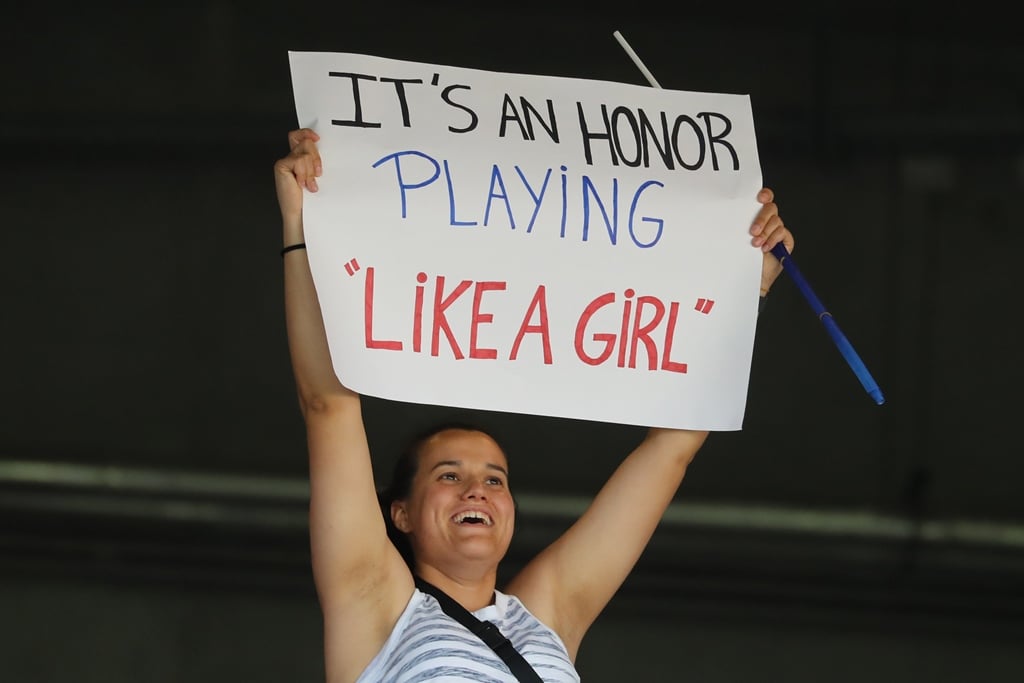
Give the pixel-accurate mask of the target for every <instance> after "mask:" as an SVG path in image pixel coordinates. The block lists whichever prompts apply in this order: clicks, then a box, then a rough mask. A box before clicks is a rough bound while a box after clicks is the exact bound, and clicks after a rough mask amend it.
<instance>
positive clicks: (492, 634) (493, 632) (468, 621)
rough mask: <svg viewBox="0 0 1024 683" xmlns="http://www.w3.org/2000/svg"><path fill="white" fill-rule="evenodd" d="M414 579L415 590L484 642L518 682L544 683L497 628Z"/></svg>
mask: <svg viewBox="0 0 1024 683" xmlns="http://www.w3.org/2000/svg"><path fill="white" fill-rule="evenodd" d="M414 578H415V579H416V587H417V588H419V589H420V590H421V591H423V592H424V593H429V594H430V595H433V596H434V597H435V598H437V601H438V602H439V603H440V604H441V609H443V610H444V611H445V613H446V614H447V615H448V616H450V617H451V618H452V619H454V620H455V621H457V622H459V623H460V624H462V625H463V626H465V627H466V628H468V629H469V630H470V631H472V632H473V633H475V634H476V635H477V636H478V637H479V638H480V640H482V641H484V643H486V644H487V646H488V647H489V648H491V649H492V650H494V651H495V652H496V653H497V654H498V656H499V657H501V658H502V660H504V662H505V663H506V664H508V668H509V669H511V670H512V673H513V674H515V676H516V678H518V679H519V680H520V681H524V682H526V681H528V682H529V683H544V680H543V679H542V678H541V677H540V676H538V675H537V672H536V671H534V670H533V667H531V666H530V664H529V662H527V661H526V660H525V659H523V656H522V655H521V654H519V650H517V649H516V648H515V647H514V646H513V645H512V641H510V640H509V639H508V638H506V637H505V636H504V635H503V634H502V633H501V631H499V630H498V627H497V626H495V625H494V624H492V623H491V622H489V621H481V620H480V619H477V618H476V617H475V616H473V613H472V612H470V611H469V610H467V609H466V608H465V607H463V606H462V605H460V604H459V603H457V602H456V601H455V600H453V599H452V598H451V597H450V596H449V595H448V594H447V593H445V592H444V591H443V590H441V589H440V588H438V587H437V586H435V585H433V584H431V583H427V582H426V581H424V580H423V579H421V578H420V577H418V576H416V577H414Z"/></svg>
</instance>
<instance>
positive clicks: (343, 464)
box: [275, 129, 793, 683]
mask: <svg viewBox="0 0 1024 683" xmlns="http://www.w3.org/2000/svg"><path fill="white" fill-rule="evenodd" d="M318 140H319V136H318V135H317V134H316V133H315V132H314V131H312V130H309V129H302V130H297V131H293V132H292V133H291V134H290V135H289V136H288V141H289V144H290V147H291V152H290V153H289V154H288V155H287V156H286V157H284V158H283V159H281V160H279V161H278V162H277V164H276V165H275V180H276V186H277V197H278V203H279V204H280V208H281V217H282V220H283V233H284V234H283V238H284V244H285V246H288V245H293V244H302V243H304V242H305V236H304V233H303V224H302V202H303V193H304V192H306V191H309V192H316V191H317V183H316V178H317V176H319V175H320V174H321V173H322V163H321V160H320V155H319V152H318V150H317V146H316V143H317V141H318ZM773 197H774V195H773V193H772V192H771V190H768V189H763V190H761V192H760V193H759V194H758V197H757V198H758V201H760V202H761V204H762V208H761V210H760V212H759V213H758V215H757V218H756V219H755V222H754V224H753V225H752V226H737V228H738V229H748V230H749V234H750V235H751V244H752V248H759V249H760V250H761V251H762V252H763V254H764V256H763V266H762V268H763V270H762V290H765V291H767V289H768V287H770V285H771V284H772V282H773V281H774V280H775V278H776V277H777V276H778V274H779V273H780V272H781V267H780V266H779V263H778V261H777V259H776V258H775V257H774V256H772V254H771V253H770V252H771V249H772V247H774V246H775V245H777V244H783V243H784V244H785V246H786V248H787V249H788V250H789V251H790V252H792V248H793V239H792V235H791V234H790V233H789V231H788V230H787V229H786V228H785V226H784V225H783V224H782V220H781V219H780V218H779V215H778V209H777V207H776V205H775V203H774V202H773ZM282 258H283V259H284V278H285V312H286V319H287V320H286V322H287V327H288V345H289V350H290V352H291V359H292V370H293V372H294V374H295V382H296V386H297V389H298V395H299V406H300V408H301V409H302V415H303V419H304V420H305V423H306V440H307V445H308V449H309V476H310V511H309V517H310V543H311V546H312V559H313V577H314V581H315V584H316V589H317V595H318V597H319V600H320V606H321V610H322V612H323V616H324V651H325V653H324V657H325V664H326V667H325V668H326V674H327V680H328V682H329V683H352V682H353V681H356V682H357V683H363V682H366V683H369V682H370V681H373V682H375V683H376V682H379V681H389V683H425V682H426V681H445V682H447V683H471V682H479V681H490V682H496V683H514V682H515V681H516V680H533V681H536V680H538V679H539V680H541V681H544V682H546V683H573V682H577V681H579V680H580V678H579V674H578V673H577V671H576V669H575V666H574V662H575V660H576V655H577V653H578V652H579V648H580V644H581V642H582V640H583V637H584V635H586V633H587V630H588V629H589V628H590V626H591V624H592V623H593V622H594V620H595V619H596V618H597V616H598V615H599V614H600V613H601V611H602V610H603V609H604V608H605V606H606V605H607V604H608V601H609V600H611V598H612V596H613V595H614V594H615V592H616V591H618V589H619V587H620V586H621V585H622V582H623V581H624V580H625V579H626V577H627V576H628V575H629V573H630V571H632V569H633V566H634V565H635V564H636V561H637V560H638V559H639V557H640V554H641V553H642V552H643V550H644V548H645V547H646V546H647V542H648V541H649V540H650V538H651V534H653V533H654V530H655V528H656V527H657V526H658V523H659V522H660V520H661V518H662V515H663V514H664V512H665V510H666V508H667V507H668V505H669V503H670V502H671V501H672V499H673V496H674V495H675V492H676V490H677V489H678V487H679V484H680V483H681V482H682V480H683V475H684V474H685V473H686V468H687V466H688V465H689V463H690V461H691V460H692V459H693V457H694V456H695V455H696V454H697V451H698V450H699V449H700V447H701V445H703V443H704V439H705V438H706V437H707V432H698V431H689V430H674V429H658V428H651V429H649V430H648V432H647V436H646V437H645V438H644V439H643V441H642V442H641V443H640V444H638V445H637V446H636V448H634V449H633V451H632V452H631V453H630V454H629V455H628V456H627V457H626V458H625V459H624V460H623V461H622V463H621V464H620V465H619V466H618V468H616V470H615V471H614V472H613V473H612V474H611V476H610V477H609V479H608V480H607V482H606V483H605V484H604V486H602V487H601V490H600V491H599V492H598V494H597V496H596V497H595V498H594V500H593V502H592V503H591V504H590V506H589V508H588V509H587V510H586V511H585V512H584V513H583V515H582V516H581V517H580V518H579V519H578V520H577V521H576V522H575V523H573V524H572V526H570V527H569V529H567V530H566V531H565V533H563V534H562V535H561V536H560V537H559V538H558V539H557V540H556V541H555V542H554V543H552V544H551V545H549V546H548V547H547V548H545V549H544V550H543V551H541V553H540V554H539V555H537V556H536V557H535V558H533V559H532V560H530V561H529V562H528V563H527V564H526V565H525V566H524V567H523V568H522V570H520V571H519V572H518V573H517V574H516V575H515V576H513V577H512V578H511V580H510V581H509V582H508V583H507V585H505V586H503V587H502V589H501V590H498V586H497V581H498V567H499V565H500V564H501V562H502V560H503V559H504V557H505V554H506V552H507V551H508V548H509V544H510V543H511V540H512V534H513V532H514V530H515V511H516V510H515V501H514V500H513V498H512V492H511V489H510V487H509V476H508V474H509V468H508V459H507V458H506V456H505V452H504V451H503V450H502V448H501V446H500V445H499V444H498V442H497V441H496V440H495V439H494V438H493V437H492V436H490V435H489V434H487V433H486V432H484V431H482V430H480V429H478V428H476V427H474V426H472V425H451V424H449V425H440V426H439V427H437V428H435V429H433V430H431V431H429V432H427V433H425V434H422V435H420V436H419V437H418V438H417V439H415V440H414V442H413V443H412V444H411V445H410V447H409V449H407V451H406V453H405V454H404V455H403V456H402V457H401V458H400V459H399V461H398V462H397V464H396V467H395V475H394V477H393V480H392V482H391V484H390V485H389V486H388V487H387V488H386V489H385V490H384V491H383V492H382V493H381V494H380V495H379V496H378V495H377V491H376V489H375V486H374V481H373V466H372V460H371V456H370V447H369V444H368V443H367V439H366V431H365V428H364V425H363V418H362V407H361V403H360V397H359V395H358V394H356V393H355V392H354V391H352V390H351V389H349V388H348V387H346V386H345V385H344V384H342V382H341V381H340V380H339V378H338V376H337V373H336V372H335V369H334V367H333V364H332V361H331V353H330V349H329V348H328V344H327V335H326V333H325V330H324V322H323V318H322V316H321V311H320V306H319V300H318V298H317V293H316V288H315V286H314V283H313V277H312V274H311V272H310V268H309V261H308V259H307V256H306V250H305V249H294V250H290V251H286V252H284V253H282ZM353 333H355V334H361V333H363V330H362V329H359V330H353ZM382 513H383V514H382ZM428 585H429V586H430V588H429V589H428V590H426V591H425V590H422V589H421V588H426V587H427V586H428ZM435 589H436V591H435ZM445 595H447V596H448V597H450V598H451V601H452V602H453V603H456V604H457V605H460V606H461V607H462V608H464V609H465V610H467V611H469V612H473V613H474V614H475V616H476V617H477V618H478V619H481V620H486V621H489V622H491V624H493V625H494V626H495V627H496V628H497V630H498V632H499V635H500V637H499V638H496V639H492V638H491V637H490V636H484V635H480V636H478V634H477V632H476V631H473V630H470V628H468V627H467V626H465V625H464V624H465V622H464V621H462V620H460V619H459V618H457V617H456V616H454V615H453V613H450V612H448V611H447V610H446V609H445V607H444V606H442V602H441V601H442V600H443V601H444V603H445V605H448V606H450V605H451V603H449V601H448V600H447V599H444V596H445ZM438 596H441V599H440V600H439V598H438ZM485 637H487V638H488V640H487V642H485V640H484V638H485ZM509 646H511V647H512V648H514V650H516V651H518V652H519V654H521V655H522V658H523V659H524V660H525V661H526V663H527V665H528V666H527V667H526V670H525V671H522V672H521V673H522V675H523V677H522V678H520V670H519V668H518V666H519V664H518V663H517V662H516V661H513V662H512V663H511V664H509V663H506V662H507V661H508V660H506V659H505V657H506V656H508V655H509V653H508V647H509ZM512 667H516V668H515V672H516V673H513V668H512ZM530 668H532V669H533V670H534V671H532V672H531V671H529V669H530ZM534 672H535V673H534Z"/></svg>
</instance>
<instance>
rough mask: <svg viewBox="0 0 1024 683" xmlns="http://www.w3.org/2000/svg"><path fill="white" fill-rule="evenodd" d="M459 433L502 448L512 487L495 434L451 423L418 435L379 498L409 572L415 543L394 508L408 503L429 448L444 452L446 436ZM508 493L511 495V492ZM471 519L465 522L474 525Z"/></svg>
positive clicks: (397, 464)
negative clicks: (395, 516)
mask: <svg viewBox="0 0 1024 683" xmlns="http://www.w3.org/2000/svg"><path fill="white" fill-rule="evenodd" d="M460 433H462V434H465V433H470V434H478V435H480V436H482V437H485V438H486V439H489V440H490V441H491V442H492V443H493V444H494V445H495V446H496V447H497V448H498V449H499V451H500V452H501V460H502V461H504V462H505V466H504V468H502V469H501V470H500V474H501V476H502V478H503V479H504V481H505V486H506V488H508V486H509V484H508V456H507V455H506V454H505V451H504V448H502V447H501V444H500V443H499V441H498V439H497V437H496V436H495V435H494V433H493V432H490V431H488V430H486V429H484V428H483V427H480V426H478V425H475V424H472V423H469V422H457V421H448V422H442V423H439V424H436V425H433V426H431V427H429V428H427V429H425V430H424V431H422V432H420V433H419V434H417V435H415V436H414V437H413V438H412V439H411V440H410V441H409V443H408V445H407V446H406V447H405V448H404V449H403V450H402V452H401V453H400V454H399V457H398V459H397V460H396V461H395V465H394V469H393V470H392V472H391V481H390V482H389V483H388V485H387V486H386V487H384V488H383V489H382V490H381V491H380V493H379V494H378V496H377V497H378V500H379V501H380V507H381V512H382V514H383V517H384V523H385V524H386V525H387V530H388V537H389V538H390V539H391V542H392V543H393V544H394V545H395V547H396V548H398V552H399V553H401V555H402V558H403V559H404V560H405V562H406V564H407V565H409V568H410V569H415V557H414V555H413V547H412V543H411V542H410V538H409V536H408V535H407V534H406V533H405V532H404V531H400V530H399V529H398V527H396V526H395V522H394V520H393V519H392V512H391V511H392V505H393V504H404V502H405V501H407V500H408V498H409V496H410V494H411V493H412V488H413V482H414V480H415V478H416V474H417V472H419V470H420V465H421V462H424V461H426V460H427V458H423V454H424V451H427V450H428V447H431V446H432V447H433V449H432V450H433V451H437V450H442V452H443V448H444V439H445V436H446V435H449V434H450V435H455V434H460ZM439 476H446V477H449V478H452V477H457V476H458V475H457V474H455V473H449V472H442V473H440V475H439ZM509 492H510V495H511V491H509ZM512 500H513V506H514V505H515V498H514V497H513V498H512ZM471 519H472V518H471ZM471 519H470V520H464V521H469V522H470V523H473V522H472V521H471Z"/></svg>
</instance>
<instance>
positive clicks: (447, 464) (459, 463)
mask: <svg viewBox="0 0 1024 683" xmlns="http://www.w3.org/2000/svg"><path fill="white" fill-rule="evenodd" d="M438 467H462V461H461V460H441V461H440V462H438V463H437V464H436V465H434V466H433V467H431V468H430V471H431V472H433V471H434V470H436V469H437V468H438ZM485 467H487V468H488V469H492V470H497V471H499V472H501V473H502V474H504V475H505V476H506V477H507V476H508V470H506V469H505V468H504V467H502V466H501V465H495V464H492V463H487V464H486V465H485Z"/></svg>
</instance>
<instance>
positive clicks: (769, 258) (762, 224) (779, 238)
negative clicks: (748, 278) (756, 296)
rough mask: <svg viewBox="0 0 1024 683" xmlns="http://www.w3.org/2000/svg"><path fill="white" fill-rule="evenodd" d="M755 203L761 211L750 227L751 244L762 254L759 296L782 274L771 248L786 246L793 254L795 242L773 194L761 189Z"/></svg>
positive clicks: (766, 292)
mask: <svg viewBox="0 0 1024 683" xmlns="http://www.w3.org/2000/svg"><path fill="white" fill-rule="evenodd" d="M757 201H759V202H761V204H762V206H761V210H760V211H758V212H757V218H755V219H754V224H753V225H751V226H750V234H751V235H752V236H753V239H752V240H751V244H753V245H754V246H755V247H759V248H760V249H761V251H762V252H763V253H764V261H763V264H762V266H761V296H765V295H767V294H768V290H770V289H771V288H772V284H773V283H774V282H775V279H776V278H777V277H779V274H780V273H782V263H781V262H780V261H779V260H778V259H777V258H775V255H774V254H772V251H771V250H772V248H773V247H774V246H775V245H776V244H779V243H782V244H784V245H785V246H786V251H788V252H789V253H791V254H792V253H793V247H794V245H795V241H794V240H793V233H791V232H790V231H789V229H788V228H787V227H786V226H785V224H783V222H782V217H781V216H779V206H778V204H776V203H775V193H774V192H773V191H772V190H771V189H770V188H767V187H765V188H761V191H760V192H758V193H757Z"/></svg>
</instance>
